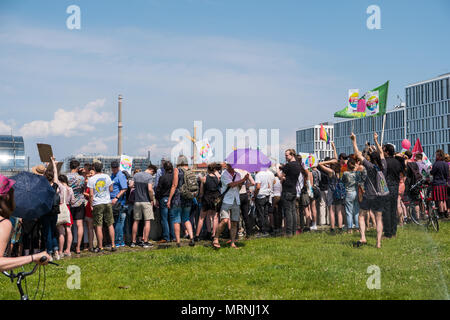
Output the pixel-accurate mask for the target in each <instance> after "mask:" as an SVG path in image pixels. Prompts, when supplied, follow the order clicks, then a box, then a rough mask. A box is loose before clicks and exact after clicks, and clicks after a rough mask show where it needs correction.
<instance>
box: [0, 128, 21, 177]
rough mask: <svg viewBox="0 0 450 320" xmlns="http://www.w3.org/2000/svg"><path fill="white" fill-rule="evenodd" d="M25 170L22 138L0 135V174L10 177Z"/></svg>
mask: <svg viewBox="0 0 450 320" xmlns="http://www.w3.org/2000/svg"><path fill="white" fill-rule="evenodd" d="M23 170H25V145H24V141H23V137H19V136H13V135H0V173H2V174H4V175H8V176H9V175H12V174H15V173H17V172H18V171H23Z"/></svg>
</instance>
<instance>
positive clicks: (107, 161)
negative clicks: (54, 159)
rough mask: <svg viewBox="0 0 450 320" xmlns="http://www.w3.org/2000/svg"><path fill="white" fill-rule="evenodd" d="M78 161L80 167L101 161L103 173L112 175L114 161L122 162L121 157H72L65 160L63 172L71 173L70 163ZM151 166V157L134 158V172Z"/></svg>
mask: <svg viewBox="0 0 450 320" xmlns="http://www.w3.org/2000/svg"><path fill="white" fill-rule="evenodd" d="M74 159H76V160H78V161H79V162H80V165H81V166H82V167H83V166H84V164H86V163H93V162H94V161H100V162H101V163H102V164H103V172H104V173H107V174H110V173H111V163H112V162H113V161H117V162H120V156H104V155H77V156H70V157H67V158H66V159H64V165H63V170H62V171H63V172H69V171H70V167H69V164H70V161H72V160H74ZM150 164H151V161H150V158H149V157H133V167H132V169H131V170H132V171H134V170H135V169H137V168H139V169H141V170H145V169H147V167H148V166H149V165H150Z"/></svg>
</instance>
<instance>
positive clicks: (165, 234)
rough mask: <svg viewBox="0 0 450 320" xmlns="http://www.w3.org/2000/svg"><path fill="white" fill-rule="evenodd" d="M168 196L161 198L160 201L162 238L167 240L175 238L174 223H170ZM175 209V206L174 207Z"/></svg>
mask: <svg viewBox="0 0 450 320" xmlns="http://www.w3.org/2000/svg"><path fill="white" fill-rule="evenodd" d="M168 199H169V198H168V197H164V198H161V200H160V201H159V212H160V214H161V229H162V238H163V239H164V240H166V241H170V240H173V239H175V232H174V230H173V223H172V222H171V223H170V224H169V208H167V200H168ZM172 209H173V208H172Z"/></svg>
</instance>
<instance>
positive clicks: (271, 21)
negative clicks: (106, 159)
mask: <svg viewBox="0 0 450 320" xmlns="http://www.w3.org/2000/svg"><path fill="white" fill-rule="evenodd" d="M72 4H76V5H78V6H79V7H80V9H81V30H68V29H67V28H66V19H67V18H68V16H69V14H67V13H66V8H67V7H68V6H69V5H72ZM372 4H375V5H378V6H379V7H380V9H381V27H382V29H381V30H369V29H367V27H366V20H367V18H368V17H369V15H368V14H367V13H366V9H367V7H368V6H369V5H372ZM448 30H450V2H449V1H446V0H441V1H439V0H435V1H428V2H425V1H406V0H405V1H401V0H396V1H377V0H371V1H364V0H355V1H351V0H346V1H246V0H241V1H218V0H177V1H175V0H170V1H156V0H153V1H151V0H149V1H141V0H133V1H128V2H124V1H121V2H119V1H100V0H97V1H76V0H72V1H63V0H59V1H56V0H55V1H23V0H14V1H12V0H2V1H1V2H0V49H1V50H0V70H1V74H2V77H1V78H0V94H1V97H2V98H1V100H0V132H1V131H3V132H10V130H11V129H12V130H13V132H14V133H16V134H23V135H24V136H25V140H26V153H27V155H29V156H30V157H31V161H32V163H35V162H36V161H37V160H38V157H37V150H36V147H35V143H36V142H47V143H50V144H52V146H53V149H54V151H55V154H56V156H57V157H58V158H63V157H65V156H68V155H70V154H77V153H81V152H85V153H88V152H100V153H103V154H115V153H116V138H115V136H116V131H117V130H116V121H117V117H116V109H117V95H118V94H119V93H121V94H122V95H123V96H124V135H125V141H124V144H125V146H124V152H125V153H127V154H132V155H146V154H147V152H146V151H147V150H148V149H150V150H151V152H152V160H153V161H157V159H159V157H160V156H161V155H169V154H170V148H171V147H172V146H173V142H171V141H170V135H171V132H172V131H173V130H175V129H177V128H186V129H191V128H192V126H193V121H194V120H202V121H203V127H204V129H207V128H218V129H220V130H223V131H225V129H226V128H244V129H248V128H255V129H272V128H274V129H280V144H281V148H282V149H283V148H284V147H288V146H289V147H295V130H296V129H298V128H301V127H304V126H308V125H313V124H316V123H319V122H323V121H330V120H331V121H332V120H333V113H334V112H335V111H337V110H339V109H341V108H342V107H343V106H344V105H345V102H346V98H347V97H346V95H347V90H348V89H350V88H360V89H361V90H362V91H365V90H369V89H372V88H374V87H376V86H378V85H380V84H382V83H384V82H385V81H386V80H390V89H389V91H390V95H389V100H388V105H389V106H390V107H392V106H393V105H394V104H396V103H397V102H398V99H397V98H396V96H397V95H400V97H402V98H404V87H405V86H406V85H408V84H411V83H414V82H418V81H422V80H426V79H429V78H433V77H435V76H437V75H440V74H443V73H446V72H450V59H449V58H448V57H449V53H450V43H449V41H448Z"/></svg>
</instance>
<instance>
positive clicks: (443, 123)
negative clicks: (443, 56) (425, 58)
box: [405, 73, 450, 160]
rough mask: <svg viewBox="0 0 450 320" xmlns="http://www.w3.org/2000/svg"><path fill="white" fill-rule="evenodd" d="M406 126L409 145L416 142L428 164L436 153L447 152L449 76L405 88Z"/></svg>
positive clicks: (449, 133)
mask: <svg viewBox="0 0 450 320" xmlns="http://www.w3.org/2000/svg"><path fill="white" fill-rule="evenodd" d="M405 89H406V90H405V91H406V93H405V97H406V112H407V118H406V126H407V131H408V139H409V140H410V141H411V143H412V145H414V143H415V142H416V141H417V138H419V139H420V142H421V144H422V148H423V152H425V154H426V155H427V156H428V157H429V158H430V159H432V160H434V157H435V155H434V153H435V151H436V150H437V149H442V150H444V152H445V153H449V152H450V73H446V74H443V75H441V76H438V77H436V78H434V79H431V80H426V81H422V82H418V83H414V84H411V85H409V86H407V87H406V88H405Z"/></svg>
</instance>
